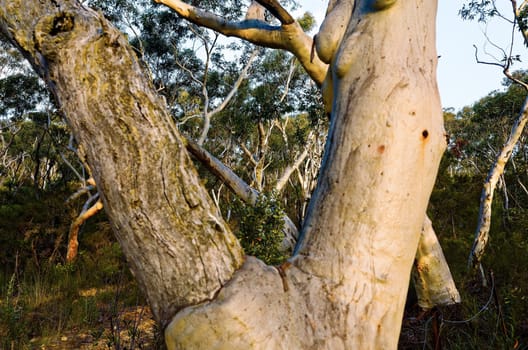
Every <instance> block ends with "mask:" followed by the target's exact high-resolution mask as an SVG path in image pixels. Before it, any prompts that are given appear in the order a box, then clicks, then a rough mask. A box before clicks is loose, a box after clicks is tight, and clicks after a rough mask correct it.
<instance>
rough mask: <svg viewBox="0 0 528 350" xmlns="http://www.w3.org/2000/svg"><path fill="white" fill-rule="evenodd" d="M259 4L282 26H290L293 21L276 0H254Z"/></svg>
mask: <svg viewBox="0 0 528 350" xmlns="http://www.w3.org/2000/svg"><path fill="white" fill-rule="evenodd" d="M256 1H257V2H258V3H259V4H261V5H262V6H264V7H265V8H266V10H268V11H269V12H270V13H271V14H272V15H273V16H274V17H275V18H277V19H278V20H279V21H280V22H281V23H282V24H292V23H293V22H295V19H294V18H293V17H292V15H290V13H289V12H288V11H286V9H285V8H284V7H282V5H281V4H279V2H278V1H276V0H256Z"/></svg>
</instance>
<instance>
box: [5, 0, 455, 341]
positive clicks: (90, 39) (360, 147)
mask: <svg viewBox="0 0 528 350" xmlns="http://www.w3.org/2000/svg"><path fill="white" fill-rule="evenodd" d="M163 3H164V4H166V5H168V6H170V7H171V8H172V9H173V10H175V11H176V12H177V13H178V14H179V15H180V16H182V17H184V18H186V19H188V20H189V21H191V22H193V23H194V24H196V25H199V26H206V27H209V28H211V29H214V30H217V31H219V32H221V33H223V34H226V35H236V36H239V37H241V38H243V39H246V40H249V41H251V42H253V43H255V44H259V45H262V46H269V47H273V48H279V49H284V50H287V51H290V52H291V53H293V54H294V55H295V56H296V58H297V59H298V60H299V62H300V64H301V65H302V66H303V67H304V68H305V70H306V71H307V73H308V74H309V75H310V76H311V77H312V79H314V81H316V82H318V83H320V84H321V86H322V90H323V97H324V100H325V104H326V110H327V112H328V113H330V114H331V125H330V128H329V135H328V141H327V146H326V151H325V158H324V161H323V166H322V169H321V174H320V177H319V181H318V186H317V188H316V190H315V192H314V195H313V196H312V199H311V203H310V207H309V209H308V212H307V215H306V219H305V221H304V225H303V228H302V235H301V239H300V242H299V243H298V245H297V249H296V251H295V254H294V256H293V257H292V258H291V259H289V260H288V262H286V263H284V264H282V265H280V266H278V267H271V266H266V265H265V264H263V263H262V262H260V261H258V260H257V259H254V258H251V257H244V255H243V251H242V249H241V248H240V245H239V243H238V241H237V240H236V239H235V237H234V235H233V234H232V232H231V231H230V230H229V228H228V226H227V225H226V223H225V222H224V220H223V219H222V217H221V215H219V213H218V211H217V209H216V207H215V205H214V204H213V203H212V201H211V199H210V198H209V196H208V195H207V192H206V190H205V188H204V186H203V185H202V183H201V182H200V180H199V178H198V176H197V173H196V171H195V170H194V168H193V166H192V163H191V161H190V158H189V156H188V153H187V151H186V147H185V144H186V141H185V140H184V139H183V138H182V137H181V135H180V133H179V132H178V130H177V128H176V127H175V124H174V121H173V119H172V117H171V115H170V113H169V110H168V109H167V108H166V103H165V101H164V100H163V99H162V98H160V96H159V94H158V93H157V91H156V88H155V86H154V85H153V84H152V83H151V79H150V74H149V72H148V70H146V69H145V66H144V65H143V64H142V63H141V62H140V61H139V60H138V57H137V54H136V52H135V51H134V50H133V49H132V48H131V47H130V46H129V45H128V42H127V39H126V38H125V37H124V36H123V35H122V34H121V33H120V32H119V31H117V30H116V29H115V28H114V27H113V26H112V25H111V24H110V23H109V22H108V21H107V20H106V19H105V18H103V16H102V15H101V14H100V13H97V12H95V11H93V10H90V9H89V8H87V7H86V6H84V5H83V4H81V3H79V2H78V1H73V0H53V1H51V0H50V1H42V0H38V1H37V0H34V1H27V0H25V1H21V0H15V1H13V0H0V26H1V28H2V31H3V32H4V34H5V35H6V36H7V37H8V38H9V40H10V41H11V42H12V43H14V44H15V45H16V47H17V48H18V49H19V50H20V51H21V52H22V53H23V54H24V56H25V57H26V58H27V59H28V60H29V61H30V62H31V64H32V65H33V67H34V69H35V70H36V71H37V72H38V73H39V75H40V76H41V77H42V78H43V79H44V80H45V81H46V82H47V84H48V87H49V88H50V89H51V91H52V92H53V94H54V95H55V97H56V99H57V101H58V103H59V104H60V107H61V111H62V112H63V113H64V115H65V117H66V119H67V121H68V123H69V125H70V127H71V129H72V131H73V134H74V136H75V139H76V140H77V141H78V142H79V144H80V145H82V147H83V149H84V152H85V154H86V159H87V161H88V163H89V164H90V166H91V169H92V171H93V175H94V178H95V180H96V182H97V186H98V188H99V191H100V194H101V197H102V201H103V203H104V207H105V209H106V211H107V214H108V216H109V217H110V219H111V222H112V226H113V228H114V232H115V234H116V237H117V239H118V240H119V242H120V244H121V246H122V247H123V250H124V252H125V254H126V256H127V258H128V261H129V263H130V267H131V270H132V271H133V273H134V274H135V276H136V278H137V280H138V282H139V284H140V286H141V288H142V289H143V290H144V292H145V293H146V295H147V298H148V300H149V303H150V305H151V307H152V310H153V313H154V315H155V317H156V319H157V320H158V321H159V322H160V323H161V324H162V326H163V327H164V328H165V337H166V342H167V345H168V346H169V348H174V349H177V348H185V349H191V348H197V349H203V348H220V347H227V348H234V349H235V348H240V349H248V348H299V349H301V348H328V349H340V348H355V347H357V348H362V349H363V348H364V349H375V348H376V349H377V348H395V347H396V345H397V339H398V334H399V327H397V326H395V325H398V324H399V323H400V322H401V318H402V313H403V306H404V302H405V296H406V291H407V286H408V282H409V275H410V270H411V267H412V265H413V260H414V257H415V253H416V251H417V248H418V242H419V240H420V233H421V232H428V233H430V232H431V231H432V230H430V228H429V226H424V221H426V220H425V219H424V218H425V210H426V207H427V202H428V198H429V195H430V192H431V188H432V186H433V183H434V180H435V176H436V172H437V168H438V163H439V161H440V157H441V154H442V152H443V150H444V148H445V146H446V145H445V133H444V129H443V125H442V112H441V108H440V102H439V97H438V91H437V85H436V77H435V74H436V60H437V55H436V52H435V45H434V38H435V35H434V33H435V15H436V1H423V0H409V1H397V0H359V1H350V0H348V1H345V0H333V1H330V3H329V6H328V11H327V15H326V18H325V20H324V22H323V24H322V26H321V29H320V31H319V33H318V34H317V36H316V40H315V41H314V40H312V38H311V37H310V36H309V35H307V34H306V33H305V32H304V31H303V29H302V27H301V26H300V25H299V24H298V22H296V21H295V20H294V18H293V17H292V16H291V15H290V13H289V12H288V11H287V10H285V9H284V7H282V6H281V5H280V4H279V3H278V2H276V1H272V0H266V1H264V0H259V1H258V3H259V4H260V5H262V6H264V7H265V8H266V10H267V11H269V13H270V14H271V15H272V16H273V17H275V18H276V19H277V21H278V23H277V24H273V23H272V24H270V23H267V22H263V21H262V20H260V19H255V18H248V19H239V18H238V17H236V18H234V19H230V18H227V19H226V18H224V17H221V16H220V15H222V13H221V12H220V13H219V14H213V12H212V11H214V10H215V9H214V8H211V9H210V10H211V11H208V12H206V11H203V10H199V9H197V8H196V7H194V6H192V5H190V4H187V3H184V2H181V1H176V0H166V1H163ZM225 4H226V6H227V5H232V3H231V2H229V3H225ZM209 5H211V6H214V2H209V1H208V2H202V3H201V6H209ZM233 5H234V4H233ZM226 8H227V7H226ZM235 9H236V8H235ZM224 15H226V16H229V12H226V13H224ZM424 227H426V228H425V229H423V228H424ZM433 237H434V235H433ZM426 247H430V245H427V244H426ZM448 295H450V296H451V295H453V294H452V293H448Z"/></svg>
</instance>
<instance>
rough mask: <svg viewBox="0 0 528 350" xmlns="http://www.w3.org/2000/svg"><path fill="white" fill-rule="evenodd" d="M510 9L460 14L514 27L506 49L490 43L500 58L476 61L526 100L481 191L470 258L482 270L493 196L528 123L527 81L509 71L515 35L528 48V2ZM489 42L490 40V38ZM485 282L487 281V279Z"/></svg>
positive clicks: (480, 3)
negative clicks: (495, 71) (520, 90)
mask: <svg viewBox="0 0 528 350" xmlns="http://www.w3.org/2000/svg"><path fill="white" fill-rule="evenodd" d="M509 2H510V10H508V11H507V12H504V11H503V10H501V7H500V6H499V5H501V4H499V5H498V4H497V2H496V1H495V0H491V1H489V0H471V1H468V2H467V3H466V4H464V6H463V8H462V10H460V14H461V16H462V17H463V18H464V19H470V20H474V19H477V20H478V21H480V22H487V21H489V20H490V19H492V18H494V17H497V18H499V19H502V20H505V21H507V22H509V23H510V25H511V28H512V35H511V41H510V44H509V46H508V47H507V48H501V47H500V46H498V45H496V44H495V43H493V42H491V44H492V45H493V46H495V48H497V49H498V50H499V53H501V56H500V57H499V58H498V59H495V60H494V61H482V60H481V59H480V58H479V57H478V50H477V52H476V54H475V55H476V59H477V62H479V63H483V64H488V65H493V66H496V67H499V68H500V69H502V71H503V73H504V75H505V76H506V77H507V78H508V79H509V80H510V81H511V82H513V83H515V84H518V85H519V86H520V87H522V88H523V89H524V90H525V97H524V102H523V104H522V106H521V107H520V110H519V112H518V114H517V117H516V119H515V121H514V122H513V123H512V126H511V131H510V132H509V134H508V137H507V139H505V140H504V144H503V145H502V147H500V150H499V151H498V152H497V154H496V158H495V162H494V164H493V165H492V166H491V168H490V170H489V172H488V176H487V178H486V181H485V182H484V186H483V189H482V195H481V198H480V212H479V218H478V223H477V229H476V232H475V239H474V242H473V247H472V249H471V253H470V255H469V265H470V266H472V267H480V270H481V271H483V270H482V265H481V264H480V261H481V259H482V256H483V254H484V249H485V247H486V244H487V242H488V240H489V231H490V227H491V212H492V204H493V196H494V192H495V188H496V186H497V183H498V182H499V179H500V178H501V177H502V175H503V173H504V169H505V166H506V164H507V163H508V161H509V160H510V158H511V156H512V154H514V151H515V148H516V147H517V146H516V145H517V143H518V141H519V139H520V137H521V135H522V134H523V130H524V127H525V125H526V123H527V122H528V94H526V92H527V91H528V82H526V81H525V80H524V79H523V77H522V76H519V75H518V74H517V75H515V74H512V72H511V71H510V69H511V67H512V66H513V64H514V63H515V62H517V61H520V60H521V58H520V57H521V56H520V55H519V54H515V53H514V51H513V46H514V45H513V44H514V40H515V38H516V36H520V38H521V39H522V41H523V42H524V44H525V45H528V2H526V1H523V2H519V3H517V1H516V0H510V1H509ZM515 34H518V35H515ZM487 39H488V41H491V40H490V39H489V37H487ZM484 281H485V279H484Z"/></svg>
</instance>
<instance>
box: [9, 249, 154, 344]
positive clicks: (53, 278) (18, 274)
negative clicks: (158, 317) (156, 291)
mask: <svg viewBox="0 0 528 350" xmlns="http://www.w3.org/2000/svg"><path fill="white" fill-rule="evenodd" d="M112 244H114V243H110V245H112ZM104 252H106V253H105V254H106V255H105V256H104V258H103V257H101V256H98V258H99V263H100V266H99V268H96V266H92V265H91V263H93V262H94V261H96V259H95V258H94V257H93V256H92V253H89V252H86V251H84V252H83V254H82V255H81V256H80V257H79V260H78V261H77V262H76V263H74V264H71V265H62V264H47V265H40V267H39V268H38V269H37V268H35V266H26V267H25V268H24V269H21V268H17V269H16V270H15V271H13V272H12V273H11V274H9V275H6V274H2V275H1V276H0V285H1V286H4V287H3V288H2V289H1V290H0V349H6V350H8V349H9V350H10V349H33V348H47V347H53V348H59V349H79V348H85V349H154V348H158V346H157V345H156V334H155V323H154V321H153V320H152V315H151V314H150V311H149V309H148V307H147V306H146V303H145V300H144V298H143V296H142V295H141V293H140V292H139V290H138V288H137V286H136V284H135V282H134V280H133V278H132V276H131V275H130V273H129V271H128V269H127V267H126V265H125V263H124V260H123V258H122V257H120V256H116V255H115V248H111V249H106V250H104ZM98 254H101V252H98ZM116 259H117V260H116ZM94 268H95V270H94ZM94 276H98V277H99V278H94Z"/></svg>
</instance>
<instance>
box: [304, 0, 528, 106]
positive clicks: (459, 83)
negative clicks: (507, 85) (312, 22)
mask: <svg viewBox="0 0 528 350" xmlns="http://www.w3.org/2000/svg"><path fill="white" fill-rule="evenodd" d="M299 2H300V3H301V7H302V9H303V10H304V11H310V12H312V13H313V14H314V15H315V17H316V18H317V19H318V23H320V22H321V20H322V18H323V17H324V13H325V11H326V5H327V3H328V1H327V0H300V1H299ZM465 2H467V1H463V0H439V5H438V18H437V50H438V55H439V56H440V58H439V60H438V86H439V89H440V96H441V98H442V105H443V107H444V108H449V107H452V108H454V109H455V110H459V109H460V108H462V107H464V106H469V105H472V104H473V103H474V102H476V101H477V100H478V99H480V98H481V97H484V96H486V95H487V94H488V93H490V92H492V91H494V90H498V89H501V88H502V85H501V83H502V81H503V78H504V76H503V74H502V70H501V69H500V68H499V67H496V66H490V65H484V64H479V63H477V62H476V60H475V48H474V47H473V45H476V46H477V48H478V51H479V59H480V60H485V61H493V62H496V58H497V57H498V58H499V59H500V57H502V54H501V53H500V52H499V51H498V50H497V49H495V48H494V47H493V45H491V44H490V43H489V42H488V41H487V39H486V34H485V33H487V37H488V38H489V39H491V41H492V42H493V43H494V44H497V45H498V46H500V47H505V48H508V47H509V42H510V39H511V25H509V24H507V23H506V22H505V21H502V20H493V21H492V22H491V23H489V24H488V25H483V24H480V23H478V22H477V21H464V20H462V19H461V18H460V16H459V15H458V12H459V10H460V9H461V8H462V4H463V3H465ZM497 3H498V4H501V3H502V4H504V5H505V6H508V5H509V4H510V1H509V0H497ZM501 11H504V13H505V14H509V13H511V8H510V7H503V8H501ZM525 50H527V49H525V48H524V47H523V45H522V42H521V41H520V38H519V37H517V43H516V45H515V46H514V52H515V53H518V54H521V55H522V54H524V53H525V52H526V51H525ZM526 68H527V67H526V64H525V63H523V62H521V63H515V65H514V66H513V67H512V69H513V70H515V69H526Z"/></svg>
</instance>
